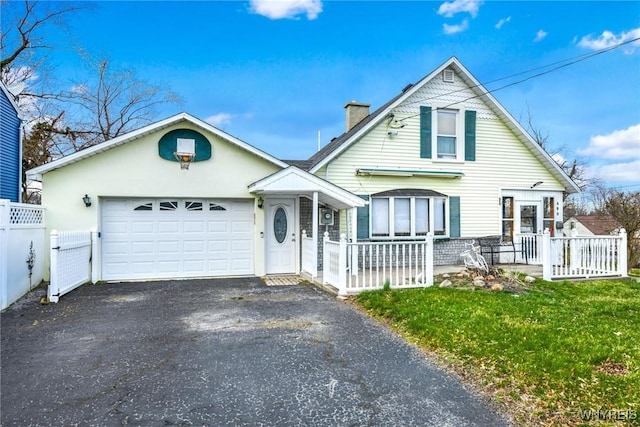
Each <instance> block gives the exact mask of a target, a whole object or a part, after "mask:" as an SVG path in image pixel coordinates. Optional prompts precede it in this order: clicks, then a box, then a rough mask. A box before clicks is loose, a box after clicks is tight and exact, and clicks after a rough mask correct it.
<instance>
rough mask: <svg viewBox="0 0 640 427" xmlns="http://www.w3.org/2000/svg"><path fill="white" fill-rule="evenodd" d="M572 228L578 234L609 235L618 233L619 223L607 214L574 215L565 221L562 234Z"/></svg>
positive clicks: (566, 233) (569, 232)
mask: <svg viewBox="0 0 640 427" xmlns="http://www.w3.org/2000/svg"><path fill="white" fill-rule="evenodd" d="M574 229H575V230H576V232H577V233H578V236H609V235H614V234H618V231H620V223H619V222H618V221H617V220H616V219H615V218H613V217H612V216H609V215H575V216H572V217H571V218H569V219H568V220H567V221H565V223H564V234H565V235H566V236H569V235H571V231H572V230H574Z"/></svg>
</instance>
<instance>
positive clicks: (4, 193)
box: [0, 82, 22, 202]
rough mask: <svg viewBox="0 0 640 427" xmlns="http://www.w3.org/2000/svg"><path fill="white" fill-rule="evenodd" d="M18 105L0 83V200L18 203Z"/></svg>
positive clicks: (20, 143)
mask: <svg viewBox="0 0 640 427" xmlns="http://www.w3.org/2000/svg"><path fill="white" fill-rule="evenodd" d="M21 124H22V121H21V119H20V115H19V110H18V105H17V103H16V99H15V97H14V95H13V94H12V93H11V92H10V91H9V90H8V89H7V87H6V86H5V85H4V84H3V83H2V82H0V199H8V200H10V201H12V202H19V201H20V187H21V178H22V176H21V174H22V140H21V135H20V126H21Z"/></svg>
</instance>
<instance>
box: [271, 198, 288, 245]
mask: <svg viewBox="0 0 640 427" xmlns="http://www.w3.org/2000/svg"><path fill="white" fill-rule="evenodd" d="M273 234H274V235H275V237H276V240H277V241H278V243H282V242H284V240H285V239H286V238H287V213H286V212H285V211H284V209H283V208H282V206H280V207H278V209H276V211H275V213H274V214H273Z"/></svg>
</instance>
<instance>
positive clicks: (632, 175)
mask: <svg viewBox="0 0 640 427" xmlns="http://www.w3.org/2000/svg"><path fill="white" fill-rule="evenodd" d="M639 171H640V160H635V161H632V162H627V163H616V164H611V165H604V166H597V167H594V168H591V169H590V170H589V175H592V176H596V177H598V178H600V179H601V180H602V181H603V182H605V183H613V182H615V183H620V182H625V183H626V182H632V183H634V184H638V183H640V172H639Z"/></svg>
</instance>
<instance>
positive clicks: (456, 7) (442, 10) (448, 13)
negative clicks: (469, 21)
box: [438, 0, 482, 18]
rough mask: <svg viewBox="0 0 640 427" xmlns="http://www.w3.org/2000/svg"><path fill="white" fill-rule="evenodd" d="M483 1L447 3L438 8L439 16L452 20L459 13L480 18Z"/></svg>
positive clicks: (460, 0)
mask: <svg viewBox="0 0 640 427" xmlns="http://www.w3.org/2000/svg"><path fill="white" fill-rule="evenodd" d="M481 5H482V1H480V0H454V1H452V2H445V3H442V4H441V5H440V7H439V8H438V15H442V16H444V17H446V18H451V17H453V16H454V15H456V14H458V13H465V12H466V13H469V14H470V15H471V17H472V18H475V17H476V16H478V11H479V10H480V6H481Z"/></svg>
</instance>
